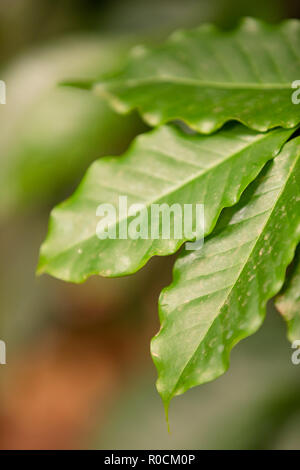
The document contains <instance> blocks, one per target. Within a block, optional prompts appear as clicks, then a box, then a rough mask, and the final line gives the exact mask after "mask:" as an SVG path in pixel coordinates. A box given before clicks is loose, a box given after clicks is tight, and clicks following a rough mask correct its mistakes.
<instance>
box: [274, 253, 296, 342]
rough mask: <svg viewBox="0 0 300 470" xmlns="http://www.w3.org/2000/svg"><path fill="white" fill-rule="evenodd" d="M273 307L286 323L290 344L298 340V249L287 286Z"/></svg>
mask: <svg viewBox="0 0 300 470" xmlns="http://www.w3.org/2000/svg"><path fill="white" fill-rule="evenodd" d="M275 306H276V308H277V310H279V312H280V313H281V314H282V316H283V318H284V319H285V321H286V323H287V326H288V339H289V340H290V341H291V343H292V342H293V341H295V340H297V339H300V249H298V250H297V255H296V258H295V261H294V266H293V269H292V272H291V273H290V275H289V277H288V281H287V284H286V286H285V288H284V290H283V292H282V293H281V294H280V295H278V296H277V298H276V299H275Z"/></svg>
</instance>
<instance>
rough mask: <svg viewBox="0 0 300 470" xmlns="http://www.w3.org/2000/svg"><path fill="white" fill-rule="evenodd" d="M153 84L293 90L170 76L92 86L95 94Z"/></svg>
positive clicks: (282, 86)
mask: <svg viewBox="0 0 300 470" xmlns="http://www.w3.org/2000/svg"><path fill="white" fill-rule="evenodd" d="M153 83H170V84H179V85H186V86H198V87H202V88H204V87H207V88H208V87H210V88H221V89H224V88H225V89H229V90H232V89H233V90H234V89H249V90H269V89H270V90H287V89H288V90H293V89H292V86H291V83H263V82H259V83H256V82H216V81H208V80H201V79H195V78H188V77H172V76H170V77H169V76H162V77H159V76H158V77H157V76H153V77H147V78H139V79H128V80H125V81H123V80H113V81H110V82H107V83H105V82H101V83H96V84H95V85H94V86H93V89H94V90H95V92H97V91H99V92H100V93H101V91H104V90H105V89H106V88H107V89H110V90H111V89H113V88H115V87H117V86H119V87H120V88H126V87H127V88H131V87H137V86H139V85H151V84H153Z"/></svg>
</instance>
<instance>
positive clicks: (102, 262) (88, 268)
mask: <svg viewBox="0 0 300 470" xmlns="http://www.w3.org/2000/svg"><path fill="white" fill-rule="evenodd" d="M291 133H292V131H290V130H284V129H276V130H274V131H271V132H269V133H267V134H257V133H255V132H254V131H251V130H248V129H246V128H244V127H243V126H241V125H238V124H237V125H230V126H228V128H227V129H224V130H222V131H220V132H219V133H218V134H216V135H214V136H210V137H205V136H200V135H193V136H191V135H186V134H184V133H183V132H182V131H180V130H179V129H177V128H175V127H171V126H163V127H161V128H159V129H157V130H154V131H152V132H150V133H148V134H144V135H142V136H140V137H138V138H137V139H136V140H135V142H134V143H133V145H132V146H131V147H130V149H129V150H128V152H127V154H125V155H124V156H123V157H121V158H106V159H101V160H98V161H97V162H95V163H94V164H93V165H92V166H91V168H90V169H89V171H88V172H87V175H86V176H85V178H84V180H83V182H82V183H81V185H80V186H79V188H78V189H77V191H76V192H75V193H74V195H73V196H72V197H71V198H70V199H69V200H67V201H66V202H64V203H63V204H61V205H60V206H58V207H57V208H56V209H54V211H53V213H52V216H51V222H50V230H49V235H48V238H47V240H46V242H45V243H44V245H43V246H42V249H41V258H40V264H39V271H40V272H48V273H50V274H52V275H54V276H56V277H58V278H61V279H64V280H68V281H74V282H82V281H84V280H85V279H86V278H87V277H88V276H89V275H91V274H100V275H103V276H116V275H125V274H130V273H132V272H134V271H136V270H137V269H139V268H140V267H141V266H143V265H144V264H145V263H146V262H147V260H148V259H149V258H150V257H151V256H153V255H166V254H170V253H174V252H175V251H176V250H177V249H178V248H179V246H180V245H181V244H182V243H183V242H184V241H185V240H186V238H184V237H182V238H181V239H178V237H175V236H174V235H175V234H174V227H173V225H175V223H174V219H173V218H171V228H170V238H169V239H162V237H159V238H158V239H153V238H152V237H151V235H150V233H149V238H148V239H142V238H140V239H135V240H133V239H130V238H128V239H120V238H118V237H117V238H116V239H111V238H106V239H99V238H98V236H99V234H96V227H97V223H98V222H99V217H97V216H96V211H97V207H98V205H100V204H101V203H105V204H107V203H110V204H112V205H113V206H114V207H116V208H118V202H119V196H127V197H128V200H127V204H128V206H130V205H131V204H134V203H139V204H143V205H144V206H145V207H146V208H147V209H148V208H150V206H151V205H152V204H163V203H167V204H168V206H169V207H170V206H172V204H173V203H176V204H178V203H179V204H181V205H182V206H183V205H184V204H196V203H199V204H200V203H203V204H204V205H205V233H206V234H208V233H210V231H211V230H212V228H213V226H214V225H215V223H216V221H217V218H218V216H219V214H220V212H221V210H222V209H223V208H224V207H227V206H231V205H233V204H234V203H236V202H237V200H238V199H239V197H240V195H241V193H242V191H243V190H244V189H245V188H246V186H247V185H248V184H249V183H250V182H251V181H252V180H253V179H254V178H255V177H256V176H257V174H258V173H259V171H260V170H261V168H262V167H263V165H264V164H265V163H266V161H267V160H269V159H271V158H273V157H274V155H276V153H278V151H279V150H280V147H281V145H282V144H283V143H284V141H285V140H286V139H287V138H288V137H289V135H290V134H291ZM122 217H123V216H120V215H119V217H118V219H117V220H116V224H115V225H117V226H118V228H119V226H120V223H121V222H122V223H123V222H124V220H122ZM133 218H134V217H131V218H129V219H130V220H132V219H133ZM128 222H129V220H128ZM160 223H161V220H160ZM149 225H150V224H149ZM103 230H104V228H103Z"/></svg>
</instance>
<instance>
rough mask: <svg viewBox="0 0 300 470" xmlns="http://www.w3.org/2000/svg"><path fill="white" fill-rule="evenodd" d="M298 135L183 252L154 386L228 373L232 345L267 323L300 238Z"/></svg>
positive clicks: (172, 391) (171, 392)
mask: <svg viewBox="0 0 300 470" xmlns="http://www.w3.org/2000/svg"><path fill="white" fill-rule="evenodd" d="M299 196H300V138H296V139H293V140H292V141H291V142H289V143H288V144H287V145H286V146H285V147H284V149H283V150H282V152H281V153H280V154H279V156H277V157H276V158H275V159H274V160H273V162H270V163H268V165H267V168H265V169H264V170H263V172H262V174H261V175H260V176H259V177H258V178H257V179H256V180H255V181H254V182H253V183H252V185H251V186H249V188H247V190H246V191H245V192H244V194H243V195H242V197H241V200H240V202H239V203H238V205H237V206H236V207H233V208H230V209H227V210H225V211H224V212H223V214H222V216H221V218H220V220H219V222H218V224H217V226H216V228H215V230H214V232H213V233H212V234H211V235H210V236H209V237H208V238H207V239H206V240H205V242H204V247H203V249H202V250H198V251H194V252H189V253H183V256H181V257H180V258H179V259H178V261H177V262H176V263H175V268H174V279H173V282H172V284H171V285H170V286H169V287H168V288H167V289H165V290H164V291H163V292H162V295H161V297H160V321H161V329H160V331H159V333H158V334H157V336H156V337H155V338H154V339H153V340H152V356H153V360H154V362H155V365H156V367H157V369H158V373H159V377H158V381H157V388H158V391H159V393H160V394H161V396H162V398H163V401H164V403H165V405H166V407H168V404H169V402H170V400H171V399H172V397H173V396H175V395H179V394H182V393H184V392H185V391H186V390H188V389H189V388H191V387H193V386H196V385H199V384H201V383H205V382H208V381H211V380H213V379H215V378H216V377H218V376H219V375H221V374H222V373H224V372H225V370H226V369H227V368H228V365H229V354H230V351H231V349H232V347H233V346H234V345H235V344H236V343H237V342H238V341H240V340H241V339H242V338H245V337H247V336H249V335H251V334H252V333H254V332H255V331H256V330H257V329H258V328H259V327H260V325H261V324H262V322H263V319H264V317H265V309H266V303H267V301H268V300H269V299H270V298H271V297H272V296H274V295H275V294H276V293H277V292H278V291H279V289H280V288H281V286H282V284H283V281H284V276H285V270H286V267H287V266H288V264H289V263H290V262H291V260H292V258H293V256H294V251H295V248H296V245H297V243H298V242H299V239H300V197H299Z"/></svg>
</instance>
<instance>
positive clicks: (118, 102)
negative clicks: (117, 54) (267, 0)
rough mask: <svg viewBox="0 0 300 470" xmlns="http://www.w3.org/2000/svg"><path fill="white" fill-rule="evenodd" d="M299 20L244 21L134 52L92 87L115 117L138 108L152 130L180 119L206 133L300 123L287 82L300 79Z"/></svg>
mask: <svg viewBox="0 0 300 470" xmlns="http://www.w3.org/2000/svg"><path fill="white" fill-rule="evenodd" d="M299 51H300V22H299V21H297V20H290V21H286V22H284V23H282V24H281V25H276V26H270V25H266V24H263V23H261V22H259V21H257V20H254V19H250V18H247V19H246V20H244V21H243V22H242V24H241V25H240V27H239V28H238V29H237V30H235V31H233V32H221V31H219V30H218V29H217V28H216V27H214V26H212V25H204V26H201V27H200V28H198V29H195V30H191V31H184V32H181V31H179V32H177V33H175V34H173V35H172V36H171V37H170V38H169V40H168V41H167V42H166V43H165V44H163V45H162V46H160V47H156V48H154V49H146V48H142V47H139V48H136V49H134V51H133V53H132V57H131V59H130V61H129V62H128V65H127V67H125V69H124V70H123V71H122V72H121V73H120V74H119V75H117V76H116V77H114V78H113V79H110V80H107V81H103V82H100V83H96V84H94V86H93V88H94V90H95V92H96V93H98V94H101V95H102V96H106V97H107V98H108V99H109V101H110V103H111V104H112V106H113V107H114V108H115V109H116V110H117V111H118V112H128V111H129V110H131V109H134V108H138V109H139V111H140V112H141V114H142V116H143V118H144V119H145V121H146V122H147V123H149V124H150V125H153V126H157V125H160V124H163V123H166V122H167V121H170V120H174V119H180V120H183V121H185V122H186V123H187V124H188V125H189V126H190V127H192V128H193V129H195V130H197V131H199V132H201V133H211V132H213V131H215V130H216V129H218V128H220V127H221V126H222V125H223V124H224V123H225V122H226V121H229V120H238V121H240V122H242V123H244V124H245V125H247V126H248V127H250V128H253V129H256V130H259V131H266V130H267V129H270V128H273V127H276V126H282V127H285V128H288V127H293V126H295V125H296V124H297V123H299V122H300V112H299V107H297V106H295V104H293V103H292V99H291V97H292V93H293V91H295V90H293V89H292V88H291V86H292V83H293V82H294V81H295V80H299V79H300V78H299V77H300V52H299Z"/></svg>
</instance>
